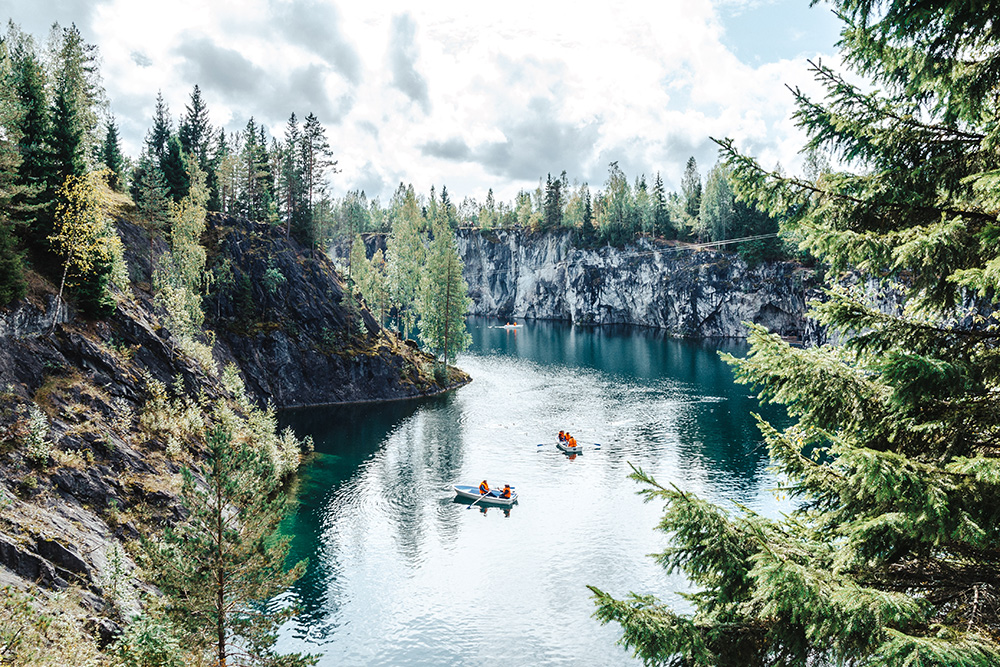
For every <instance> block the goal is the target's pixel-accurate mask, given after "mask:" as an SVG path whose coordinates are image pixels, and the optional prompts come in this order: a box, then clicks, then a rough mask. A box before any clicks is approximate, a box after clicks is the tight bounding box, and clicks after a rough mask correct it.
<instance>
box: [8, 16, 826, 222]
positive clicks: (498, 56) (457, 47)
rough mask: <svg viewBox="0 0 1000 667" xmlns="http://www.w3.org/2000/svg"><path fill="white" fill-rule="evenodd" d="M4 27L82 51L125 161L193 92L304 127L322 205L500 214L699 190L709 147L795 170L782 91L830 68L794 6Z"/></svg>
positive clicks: (241, 121) (228, 119)
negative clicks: (92, 50) (553, 202)
mask: <svg viewBox="0 0 1000 667" xmlns="http://www.w3.org/2000/svg"><path fill="white" fill-rule="evenodd" d="M3 15H6V17H7V18H8V19H10V20H12V21H14V22H15V23H16V24H18V25H19V26H20V27H21V29H22V30H24V31H25V32H28V33H31V34H33V35H34V36H35V37H36V38H37V39H39V40H40V42H42V43H44V41H45V39H46V36H47V35H48V32H49V27H50V26H51V25H52V24H53V23H54V22H58V23H59V24H61V25H63V26H68V25H70V24H71V23H76V25H77V27H78V28H79V29H80V31H81V34H82V35H83V38H84V39H85V40H86V41H87V42H88V43H91V44H95V45H97V47H98V49H99V53H100V58H101V73H102V77H103V84H104V88H105V90H106V91H107V97H108V99H109V101H110V111H111V113H113V115H114V117H115V120H116V122H117V123H118V125H119V128H120V132H121V135H122V140H123V148H124V151H125V152H126V154H128V155H130V156H133V157H134V156H137V155H138V153H139V152H140V150H141V146H142V140H143V137H144V136H145V133H146V132H147V130H148V129H149V127H150V126H151V124H152V117H153V110H154V106H155V102H156V96H157V92H162V94H163V96H164V99H165V100H166V102H167V104H168V106H169V109H170V112H171V115H172V118H173V120H174V123H175V125H176V122H177V121H178V119H179V117H180V116H181V115H182V114H183V112H184V107H185V105H187V104H188V103H189V101H190V95H191V90H192V88H193V87H194V85H195V84H197V85H198V86H199V88H200V90H201V93H202V97H203V99H204V100H205V102H206V104H207V106H208V110H209V115H210V117H211V120H212V123H213V125H214V126H215V127H224V128H226V130H227V132H228V131H231V130H239V129H242V128H243V127H245V126H246V123H247V120H248V119H249V118H250V117H251V116H253V118H254V119H255V121H256V122H257V123H258V124H260V123H262V124H264V125H265V127H266V128H267V129H268V132H269V134H271V135H274V136H277V137H279V138H281V137H282V136H283V134H284V128H285V124H286V122H287V120H288V118H289V116H290V114H291V113H293V112H294V113H295V114H296V115H297V116H298V118H299V119H302V118H304V117H305V116H306V115H307V114H309V113H314V114H315V115H316V116H317V117H318V118H319V120H320V122H321V123H322V124H323V125H324V127H325V128H326V132H327V138H328V139H329V141H330V144H331V147H332V148H333V151H334V158H335V159H337V160H338V168H339V169H340V171H339V173H336V174H334V175H331V177H330V179H329V180H330V186H331V192H332V194H333V195H334V196H336V197H341V196H343V195H344V194H345V193H347V192H348V191H350V190H364V191H365V192H366V194H367V195H368V196H369V197H370V198H371V197H380V198H381V199H382V201H383V203H387V201H388V198H389V197H390V196H391V194H392V192H393V191H394V190H395V189H396V186H397V185H398V184H399V183H400V182H403V183H407V184H411V183H412V184H413V185H414V187H415V188H416V190H417V192H418V193H424V194H426V193H427V192H429V190H430V187H431V186H432V185H435V186H437V188H438V190H440V187H441V186H442V185H446V186H447V187H448V191H449V194H450V196H451V198H452V200H453V201H456V202H458V201H461V199H463V198H464V197H466V196H470V197H473V198H475V199H476V200H478V201H479V202H482V201H484V200H485V197H486V193H487V190H489V189H490V188H492V189H493V190H494V193H495V195H496V197H497V198H498V199H502V200H508V201H509V200H512V199H513V198H514V196H515V195H516V193H517V191H518V190H520V189H522V188H525V189H533V188H534V187H535V186H536V185H537V184H538V179H539V178H542V179H544V178H545V176H546V175H547V174H550V173H551V174H552V175H553V176H557V175H558V174H560V173H561V172H562V171H563V170H565V171H566V173H567V175H568V177H569V179H570V181H579V182H587V183H589V184H590V187H591V191H592V192H593V191H595V190H599V189H602V188H603V184H604V182H605V181H606V179H607V173H608V165H609V164H610V163H611V162H613V161H614V162H617V163H618V164H619V166H620V167H621V168H622V170H623V171H624V172H625V174H626V175H627V176H628V177H629V178H631V179H634V178H635V177H637V176H639V175H640V174H645V175H646V177H647V180H648V181H652V179H653V176H654V175H655V174H656V173H660V174H661V175H662V178H663V180H664V183H665V184H666V187H667V189H668V190H679V189H680V180H681V175H682V174H683V171H684V166H685V163H686V162H687V160H688V158H689V157H692V156H693V157H694V158H695V159H696V161H697V163H698V166H699V170H700V172H701V173H702V174H703V175H704V174H705V173H707V171H708V169H709V168H710V167H711V166H712V165H713V164H714V163H715V161H716V160H717V146H716V145H715V144H714V143H713V142H712V141H711V139H710V137H716V138H724V137H729V138H732V139H734V140H735V142H736V144H737V146H738V147H740V149H741V150H743V151H745V152H747V153H749V154H751V155H754V156H756V157H757V158H758V159H759V160H760V161H761V163H762V164H764V165H765V166H768V167H772V166H774V165H775V164H778V163H780V164H781V165H782V166H783V167H784V168H785V169H786V170H787V171H792V172H794V171H796V169H797V168H798V166H799V165H800V164H801V156H800V155H799V154H798V151H799V149H800V148H801V146H802V144H803V141H804V136H803V134H802V132H801V130H799V129H798V128H796V127H795V126H794V123H793V121H792V119H791V113H792V111H794V108H793V103H792V95H791V93H790V92H789V90H788V89H787V88H786V86H791V87H798V88H801V89H802V90H804V91H807V92H811V93H813V94H815V95H816V96H817V97H819V96H821V91H820V90H819V89H818V88H817V86H816V84H815V82H814V81H813V80H812V77H811V75H810V73H809V70H808V62H807V61H808V60H809V59H816V58H820V59H822V60H823V62H824V63H830V64H834V65H836V63H837V62H838V59H837V55H836V54H837V51H836V48H835V43H836V41H837V39H838V31H839V25H838V22H837V20H836V18H835V17H834V16H833V14H832V13H831V11H830V9H829V7H828V6H827V5H825V4H822V3H820V4H817V5H816V6H813V7H810V6H809V0H660V1H659V2H655V3H650V2H648V1H647V0H621V1H607V2H602V3H578V2H566V1H561V0H550V1H548V2H540V1H538V0H533V1H531V0H507V1H506V2H503V3H485V2H468V1H466V2H440V1H435V2H421V3H413V2H408V1H405V0H372V1H368V2H362V1H359V0H353V1H350V2H349V1H347V0H172V1H171V2H157V1H151V0H0V16H3Z"/></svg>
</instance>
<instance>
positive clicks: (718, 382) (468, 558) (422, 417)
mask: <svg viewBox="0 0 1000 667" xmlns="http://www.w3.org/2000/svg"><path fill="white" fill-rule="evenodd" d="M489 324H496V323H495V322H493V323H490V322H486V321H481V320H480V321H476V320H473V321H471V322H470V331H471V333H472V336H473V346H472V348H471V349H470V351H469V353H468V354H466V355H463V356H461V357H460V358H459V365H460V366H462V367H463V368H464V369H465V370H467V371H469V372H470V373H471V375H472V376H473V378H474V381H473V383H472V384H470V385H469V386H467V387H465V388H463V389H461V390H459V391H457V392H454V393H452V394H450V395H448V396H445V397H441V398H437V399H432V400H424V401H414V402H401V403H391V404H382V405H363V406H351V407H337V408H321V409H312V410H304V411H296V412H294V413H284V414H282V415H281V418H282V420H283V421H284V422H285V423H288V424H291V425H292V426H293V427H294V428H295V429H296V430H297V432H299V433H300V434H306V433H309V434H312V435H313V437H314V438H315V441H316V451H317V452H318V454H317V456H316V458H315V460H313V461H312V462H310V463H309V465H308V466H307V467H306V469H305V470H304V471H303V480H302V485H301V487H300V505H301V507H300V511H299V513H298V515H297V516H296V517H295V518H294V519H293V520H291V521H290V522H289V525H288V529H289V531H290V532H291V533H293V534H294V536H295V539H294V542H293V549H294V554H293V557H295V558H301V557H304V556H308V557H309V558H310V565H309V569H308V571H307V574H306V576H305V577H304V578H303V579H302V580H301V581H300V582H299V583H298V584H297V585H296V587H295V589H294V590H293V592H292V594H293V596H295V597H296V598H297V600H296V601H297V602H298V603H299V604H300V605H301V606H302V607H303V608H304V610H305V613H304V615H303V616H302V617H300V618H299V619H298V620H297V621H296V622H295V623H292V624H290V625H289V626H288V627H286V628H285V631H284V633H283V634H282V637H281V646H283V647H287V648H288V649H289V650H306V651H312V652H317V651H319V652H324V653H325V654H326V655H325V657H324V659H323V661H322V662H321V664H322V665H336V664H366V665H377V664H385V665H402V664H426V665H441V664H446V665H447V664H459V663H462V662H468V661H470V660H478V661H482V660H490V659H496V660H500V659H503V660H506V661H507V662H510V663H513V664H553V665H555V664H602V665H632V664H637V661H635V660H634V659H632V658H631V657H630V656H629V655H627V653H626V652H624V651H622V650H621V649H620V648H619V647H617V646H616V645H615V640H616V639H617V638H618V634H617V632H618V631H617V629H616V628H615V627H613V626H600V625H599V624H598V623H597V622H596V621H595V620H594V619H593V618H592V617H591V615H592V613H593V604H592V602H591V601H590V599H589V592H588V590H587V589H586V587H585V584H594V585H597V586H599V587H601V588H603V589H605V590H608V591H610V592H612V593H613V594H616V595H624V594H626V593H627V592H628V591H630V590H636V591H644V592H646V591H648V592H656V593H659V594H660V595H661V596H662V597H663V598H664V599H666V600H668V601H669V600H671V599H674V596H673V593H674V592H681V591H685V590H687V584H686V582H685V581H684V580H683V579H682V578H681V577H680V576H678V575H666V574H665V572H664V571H663V569H662V568H660V567H659V566H658V565H656V563H655V562H653V560H652V559H650V558H648V557H647V556H646V554H649V553H653V552H657V551H661V550H662V549H663V547H664V546H665V537H664V536H663V535H662V534H659V533H657V532H656V531H655V530H654V527H655V525H656V524H657V522H658V520H659V516H660V513H661V512H662V507H657V506H655V505H649V504H645V503H643V502H642V499H641V498H639V497H638V496H637V495H636V493H635V491H636V490H637V486H636V485H635V484H634V483H633V482H631V481H630V480H628V479H627V477H628V474H629V473H630V472H631V467H630V464H631V465H636V466H640V467H642V468H644V469H645V470H647V471H648V472H650V473H652V474H654V475H655V476H656V477H657V479H658V480H659V481H660V482H661V483H674V484H676V485H678V486H679V487H680V488H682V489H690V490H693V491H697V492H699V493H701V494H702V495H704V496H707V497H708V498H710V499H712V500H715V501H717V502H726V501H737V502H740V503H742V504H745V505H748V506H750V507H751V508H753V509H755V510H757V511H761V512H763V513H765V514H774V513H776V512H777V511H778V506H777V504H776V501H774V499H773V498H772V497H771V496H770V495H769V494H768V493H767V491H766V489H767V487H768V486H770V485H771V484H773V482H774V480H773V477H772V476H771V475H770V473H769V472H768V471H767V470H766V463H767V456H766V452H765V451H764V450H763V449H762V448H761V447H760V435H759V432H758V431H757V429H756V427H755V425H754V421H753V419H752V418H751V417H750V413H751V412H752V411H758V412H764V413H766V414H767V416H769V417H772V418H777V419H780V418H781V415H780V414H778V413H777V412H776V411H774V410H770V411H768V410H764V409H762V408H761V407H760V406H759V405H758V404H757V401H756V400H755V399H752V398H749V397H748V396H747V393H746V388H745V387H742V386H739V385H735V384H734V383H733V381H732V374H731V372H730V370H729V368H728V367H727V366H726V365H724V364H723V363H722V362H721V361H720V360H719V358H718V355H717V350H718V349H719V346H718V345H711V344H699V343H693V342H690V341H680V340H674V339H670V338H667V337H665V336H663V335H661V334H659V333H657V332H654V331H647V330H634V329H628V328H624V327H622V328H600V329H581V328H574V327H568V326H565V325H561V324H549V323H529V324H526V325H525V326H524V327H523V328H521V329H517V330H515V331H511V330H504V329H498V328H489ZM724 347H725V348H726V349H727V350H729V351H732V352H733V353H734V354H741V353H742V352H743V349H744V348H743V347H742V346H740V345H725V346H724ZM559 430H568V431H570V432H572V433H573V434H574V435H575V436H576V437H577V438H578V440H580V441H581V442H582V443H585V445H584V446H585V448H584V450H583V452H580V453H563V452H561V451H559V450H558V449H557V448H556V447H555V441H556V433H557V432H558V431H559ZM594 443H600V444H601V447H600V448H599V449H598V448H595V447H594ZM539 444H541V445H543V446H541V447H539V446H537V445H539ZM484 477H485V478H487V479H489V480H490V481H491V482H492V483H503V482H510V483H512V484H516V487H517V492H518V495H519V502H518V504H517V505H516V506H515V507H513V508H501V507H486V506H481V505H472V504H471V501H465V502H461V501H456V499H455V498H454V493H453V492H452V491H451V490H450V485H451V484H454V483H466V484H478V482H479V480H481V479H483V478H484ZM476 600H488V601H498V600H503V601H504V603H505V604H508V605H514V606H516V608H517V613H516V614H509V613H507V614H501V613H499V612H498V611H495V610H493V609H492V608H490V609H487V610H485V611H484V612H483V613H477V614H471V615H470V614H469V613H468V610H467V607H466V605H467V603H471V602H472V601H476ZM683 604H684V603H683V601H678V605H679V606H683Z"/></svg>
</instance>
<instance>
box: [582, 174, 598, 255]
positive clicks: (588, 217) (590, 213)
mask: <svg viewBox="0 0 1000 667" xmlns="http://www.w3.org/2000/svg"><path fill="white" fill-rule="evenodd" d="M583 190H584V192H583V224H582V225H581V226H580V235H581V236H582V237H583V239H584V241H585V242H587V243H589V242H590V241H591V240H592V239H593V238H594V234H595V230H594V208H593V206H592V205H591V203H590V189H589V188H587V186H584V188H583Z"/></svg>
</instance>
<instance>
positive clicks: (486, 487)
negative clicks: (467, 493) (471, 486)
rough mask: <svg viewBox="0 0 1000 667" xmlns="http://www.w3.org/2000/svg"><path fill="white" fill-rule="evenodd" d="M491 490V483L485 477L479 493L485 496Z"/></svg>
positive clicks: (480, 484)
mask: <svg viewBox="0 0 1000 667" xmlns="http://www.w3.org/2000/svg"><path fill="white" fill-rule="evenodd" d="M489 492H490V485H489V484H487V483H486V480H485V479H484V480H483V481H482V482H480V483H479V495H481V496H485V495H486V494H487V493H489Z"/></svg>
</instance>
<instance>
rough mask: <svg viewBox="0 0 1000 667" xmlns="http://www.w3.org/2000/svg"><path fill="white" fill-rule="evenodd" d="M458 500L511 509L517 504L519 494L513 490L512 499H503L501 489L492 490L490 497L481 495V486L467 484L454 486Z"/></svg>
mask: <svg viewBox="0 0 1000 667" xmlns="http://www.w3.org/2000/svg"><path fill="white" fill-rule="evenodd" d="M451 488H453V489H454V490H455V495H456V496H457V497H458V498H464V499H466V500H475V501H478V502H479V504H480V505H499V506H500V507H510V506H511V505H513V504H514V503H516V502H517V493H516V492H515V491H514V490H513V489H512V490H511V492H510V498H501V497H500V489H490V492H489V494H488V495H485V496H483V495H482V494H481V493H479V485H478V484H477V485H475V486H467V485H465V484H455V485H454V486H452V487H451Z"/></svg>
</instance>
